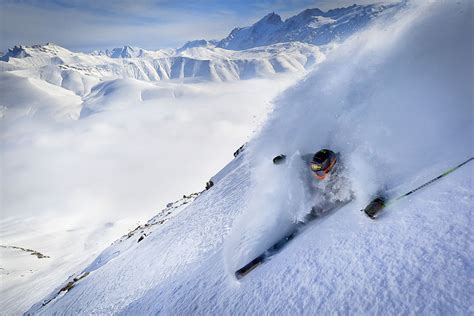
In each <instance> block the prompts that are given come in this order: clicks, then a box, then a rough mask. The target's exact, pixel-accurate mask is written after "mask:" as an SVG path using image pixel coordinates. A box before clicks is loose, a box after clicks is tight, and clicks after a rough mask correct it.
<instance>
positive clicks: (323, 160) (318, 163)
mask: <svg viewBox="0 0 474 316" xmlns="http://www.w3.org/2000/svg"><path fill="white" fill-rule="evenodd" d="M336 162H337V156H336V154H335V153H334V152H333V151H332V150H329V149H322V150H320V151H318V152H317V153H315V154H314V156H313V160H311V164H310V167H311V171H313V173H314V176H315V177H316V178H317V179H319V180H323V179H324V178H326V176H327V175H328V174H329V173H330V172H331V170H332V169H333V168H334V165H335V164H336Z"/></svg>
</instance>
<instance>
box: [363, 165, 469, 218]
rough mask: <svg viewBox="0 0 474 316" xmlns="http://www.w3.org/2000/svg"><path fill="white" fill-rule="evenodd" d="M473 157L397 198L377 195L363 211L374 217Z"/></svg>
mask: <svg viewBox="0 0 474 316" xmlns="http://www.w3.org/2000/svg"><path fill="white" fill-rule="evenodd" d="M473 159H474V157H471V158H469V159H468V160H466V161H464V162H463V163H460V164H459V165H457V166H456V167H453V168H450V169H448V170H446V171H445V172H444V173H442V174H440V175H439V176H437V177H436V178H434V179H431V180H430V181H428V182H426V183H424V184H422V185H420V186H419V187H417V188H415V189H413V190H411V191H409V192H407V193H405V194H402V195H400V196H398V197H396V198H393V199H389V200H388V201H386V200H385V199H384V198H383V197H377V198H375V199H374V200H372V202H370V203H369V205H367V206H366V207H365V208H364V209H362V210H361V211H363V212H365V214H367V216H369V217H370V218H371V219H374V218H375V215H377V213H378V212H380V211H381V210H382V209H383V208H385V207H387V206H389V205H391V204H393V203H395V202H397V201H399V200H401V199H403V198H404V197H407V196H409V195H410V194H413V193H415V192H416V191H418V190H421V189H423V188H424V187H426V186H428V185H430V184H432V183H433V182H435V181H438V180H439V179H441V178H443V177H445V176H447V175H448V174H450V173H451V172H453V171H455V170H457V169H459V168H461V167H462V166H464V165H465V164H467V163H468V162H469V161H471V160H473Z"/></svg>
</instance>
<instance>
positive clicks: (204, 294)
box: [28, 1, 474, 315]
mask: <svg viewBox="0 0 474 316" xmlns="http://www.w3.org/2000/svg"><path fill="white" fill-rule="evenodd" d="M472 13H473V5H472V2H470V1H459V2H456V3H454V2H443V3H422V4H419V5H417V6H408V7H407V8H406V9H405V10H404V11H403V12H400V14H399V15H397V16H396V18H395V19H394V20H393V21H392V22H391V23H390V22H386V24H381V25H376V26H373V27H372V28H371V29H369V30H367V31H365V32H364V33H361V34H359V36H357V37H356V38H353V39H351V40H349V41H347V42H345V43H344V44H342V45H341V46H340V47H339V49H338V50H337V54H334V55H332V56H330V58H328V59H327V60H326V61H325V62H323V63H321V64H320V65H319V66H318V67H317V68H316V69H315V70H314V71H313V72H312V73H311V74H310V75H309V76H308V77H307V78H305V80H303V81H301V82H300V83H299V84H298V85H296V86H295V87H293V88H290V89H289V90H287V91H286V93H284V94H283V95H282V96H281V97H280V98H278V99H277V100H276V102H275V110H274V112H273V113H272V114H271V116H270V118H269V120H268V121H267V123H266V125H265V126H264V127H263V129H262V130H261V133H260V134H259V135H258V136H257V137H256V138H254V139H253V141H252V142H250V144H249V146H248V147H247V148H246V149H245V150H244V151H243V153H242V154H241V155H239V156H237V158H236V159H235V160H234V161H233V162H231V165H229V166H228V167H227V168H226V169H225V170H224V171H223V173H221V174H220V175H219V177H218V181H216V184H215V185H214V187H213V188H211V189H210V190H209V191H206V192H204V193H203V194H201V195H200V196H199V197H198V198H197V199H196V200H195V201H194V202H193V203H192V204H190V205H189V206H188V207H187V208H185V209H183V210H181V212H180V213H179V214H178V215H177V216H175V217H174V218H173V219H171V220H169V221H167V222H166V223H163V224H162V225H159V226H157V227H156V228H155V229H154V230H153V233H152V234H150V235H149V236H147V237H146V238H144V239H143V240H142V241H140V242H139V243H138V242H135V241H133V242H130V243H127V244H126V245H125V246H122V244H123V243H116V244H114V245H112V246H111V247H110V248H108V249H106V250H104V252H103V253H102V254H101V255H100V256H99V257H98V258H97V259H96V260H95V261H94V262H92V263H91V265H89V266H88V267H86V268H85V269H84V270H83V271H81V272H79V273H77V275H76V281H73V280H68V281H67V282H65V283H62V284H60V285H58V287H57V289H56V290H55V291H53V292H52V293H51V295H49V296H48V297H47V298H46V299H45V300H44V301H40V302H38V303H37V304H35V305H34V306H33V307H32V308H31V309H30V310H29V311H28V312H29V313H40V314H52V313H66V314H75V313H84V314H88V313H99V314H103V313H105V314H112V313H113V314H156V313H163V314H223V313H224V314H288V315H290V314H292V315H293V314H315V313H319V314H328V313H342V314H410V313H416V314H420V313H421V314H439V315H446V314H470V313H472V312H473V310H472V296H473V294H474V293H473V292H474V289H473V286H472V282H471V280H472V271H473V265H472V262H474V261H473V259H474V258H473V255H472V254H473V251H472V250H473V249H472V245H473V242H472V228H471V226H472V224H471V222H472V205H473V203H474V194H473V192H474V191H473V188H474V183H473V177H472V175H473V172H474V165H473V164H472V163H471V164H469V165H467V166H466V167H465V168H464V169H462V170H460V171H457V172H456V173H453V174H452V175H450V176H449V177H447V178H445V179H443V180H441V181H439V182H437V183H436V184H434V185H432V186H430V187H429V188H427V189H425V190H423V191H421V192H420V193H418V194H416V195H413V196H412V197H410V198H408V199H405V200H402V201H400V202H399V203H398V204H394V205H393V206H390V207H389V208H388V209H387V210H386V212H384V213H383V214H382V216H381V217H380V218H379V220H377V221H375V222H373V221H371V220H369V219H367V218H366V217H365V216H363V214H361V213H360V212H359V211H358V210H359V209H360V207H361V206H362V205H364V204H365V203H367V201H368V200H369V199H370V196H371V195H373V194H375V193H376V192H377V191H378V190H380V189H384V190H386V191H387V193H388V194H390V195H397V194H399V193H402V192H406V191H407V190H409V189H411V188H413V187H415V186H417V185H420V184H422V183H424V182H425V181H427V180H429V179H431V178H432V177H434V176H436V175H438V174H440V173H442V172H443V171H445V170H446V169H447V168H449V167H451V166H453V165H456V164H457V163H459V162H461V161H463V160H465V159H466V158H468V157H470V156H472V155H473V154H474V152H473V148H472V144H473V139H472V137H473V136H472V135H474V134H473V132H474V130H473V129H474V125H473V120H472V115H473V112H472V109H473V108H472V107H473V104H472V98H473V96H472V82H473V74H472V63H473V61H472V29H473V25H472V23H473V22H472ZM440 20H442V21H443V22H444V23H443V24H442V25H441V24H440V23H439V21H440ZM321 147H331V148H334V149H335V150H337V151H339V152H341V154H342V157H343V161H344V162H345V165H346V167H347V168H346V170H347V176H348V178H349V180H350V181H351V184H352V185H351V186H352V190H353V191H354V192H355V195H356V200H355V201H354V202H353V203H350V204H348V205H347V206H346V207H344V208H343V209H341V210H339V211H338V212H336V213H333V214H331V215H329V216H326V217H325V218H324V219H322V220H320V221H316V222H315V223H314V224H313V225H311V227H310V229H308V230H306V231H305V233H304V234H303V235H301V236H300V237H298V238H297V239H296V240H294V241H293V242H292V243H291V244H289V245H288V247H287V248H285V249H284V250H283V251H282V252H281V253H280V254H279V255H278V256H276V257H275V258H274V259H272V260H271V261H270V262H268V263H267V264H265V265H264V266H261V267H259V268H258V269H256V270H255V271H253V272H252V274H251V275H249V276H248V277H247V278H245V279H243V280H242V281H241V282H237V281H236V280H235V279H234V277H233V271H234V270H235V268H236V267H238V266H239V265H240V263H241V262H246V261H247V260H249V259H251V258H252V254H253V253H258V252H259V251H260V250H262V249H260V248H265V247H264V244H268V243H271V242H272V239H274V237H275V236H276V235H277V233H278V232H279V231H282V230H283V229H284V228H285V227H287V226H288V225H291V221H292V220H293V219H294V218H297V217H299V216H300V215H301V212H304V210H306V209H307V208H305V207H306V206H307V204H308V203H309V199H310V197H307V190H306V189H305V187H304V181H303V178H302V176H303V177H304V172H305V168H304V166H302V165H301V162H300V160H299V158H298V157H297V155H298V152H299V153H306V152H312V151H314V150H315V149H317V148H321ZM281 152H285V153H286V154H287V155H288V156H289V161H288V163H287V164H286V165H285V166H278V167H276V166H274V165H272V163H271V159H270V158H271V157H272V156H274V155H275V154H277V153H281ZM302 174H303V175H302ZM265 232H267V233H265ZM264 233H265V234H264ZM97 263H100V264H97ZM69 281H71V282H73V284H71V285H74V286H73V287H72V288H71V286H69V287H68V286H67V285H68V282H69ZM61 290H63V291H61ZM57 293H60V295H59V296H58V295H57ZM50 298H53V299H52V300H50ZM43 302H44V303H46V302H47V304H45V305H44V306H43V304H42V303H43Z"/></svg>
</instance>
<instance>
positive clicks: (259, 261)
mask: <svg viewBox="0 0 474 316" xmlns="http://www.w3.org/2000/svg"><path fill="white" fill-rule="evenodd" d="M264 260H265V256H263V255H261V256H259V257H257V258H255V259H253V260H252V261H250V262H249V263H247V264H246V265H245V266H243V267H242V268H240V269H239V270H237V271H235V273H234V275H235V277H236V279H237V280H240V279H242V278H243V277H244V276H246V275H247V274H249V273H250V272H252V271H253V270H254V269H255V268H257V267H258V266H259V265H261V264H262V263H263V261H264Z"/></svg>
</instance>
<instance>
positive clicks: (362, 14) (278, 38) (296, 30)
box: [217, 4, 402, 50]
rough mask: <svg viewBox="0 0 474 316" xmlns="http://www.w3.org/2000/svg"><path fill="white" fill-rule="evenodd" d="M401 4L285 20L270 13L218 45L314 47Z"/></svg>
mask: <svg viewBox="0 0 474 316" xmlns="http://www.w3.org/2000/svg"><path fill="white" fill-rule="evenodd" d="M401 6H402V4H371V5H356V4H354V5H352V6H350V7H346V8H338V9H333V10H329V11H327V12H323V11H321V10H320V9H317V8H315V9H306V10H304V11H302V12H300V13H299V14H297V15H295V16H292V17H290V18H288V19H286V20H285V21H283V20H282V19H281V17H280V16H279V15H278V14H276V13H274V12H272V13H270V14H268V15H266V16H264V17H263V18H262V19H260V20H259V21H258V22H256V23H255V24H253V25H251V26H248V27H243V28H235V29H234V30H232V32H231V33H230V34H229V36H227V37H226V38H224V39H223V40H221V41H219V42H218V43H217V46H218V47H222V48H226V49H233V50H244V49H249V48H252V47H258V46H266V45H271V44H275V43H284V42H292V41H299V42H302V43H308V44H313V45H325V44H328V43H330V42H331V41H334V40H343V39H345V38H347V37H348V36H349V35H352V34H353V33H354V32H356V31H359V30H361V29H363V28H364V27H366V26H367V25H369V23H370V22H372V21H374V20H375V19H376V18H377V17H379V16H383V15H386V13H388V14H393V13H394V11H395V10H397V9H399V8H400V7H401Z"/></svg>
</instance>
